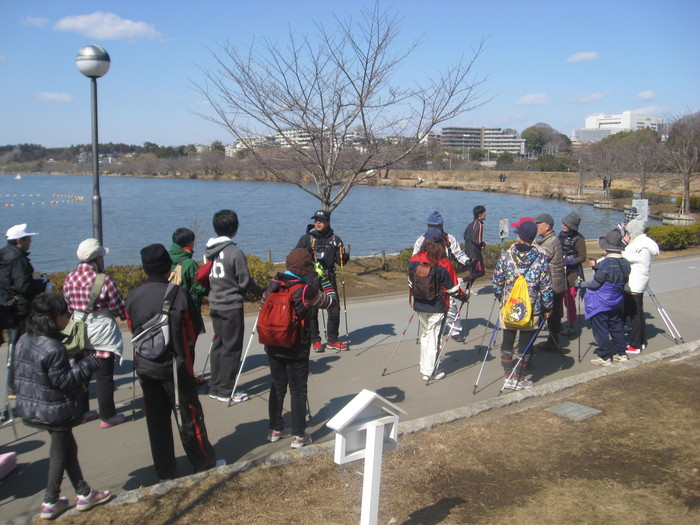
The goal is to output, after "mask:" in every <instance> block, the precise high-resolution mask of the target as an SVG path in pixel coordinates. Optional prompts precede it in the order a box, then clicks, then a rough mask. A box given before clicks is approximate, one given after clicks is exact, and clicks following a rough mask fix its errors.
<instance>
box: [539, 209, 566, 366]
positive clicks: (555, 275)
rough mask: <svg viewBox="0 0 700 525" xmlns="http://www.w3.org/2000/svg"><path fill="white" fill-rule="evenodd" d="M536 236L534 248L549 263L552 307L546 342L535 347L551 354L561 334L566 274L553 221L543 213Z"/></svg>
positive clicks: (555, 348)
mask: <svg viewBox="0 0 700 525" xmlns="http://www.w3.org/2000/svg"><path fill="white" fill-rule="evenodd" d="M535 224H536V225H537V235H539V236H540V237H542V239H540V240H539V241H538V242H537V244H536V246H537V248H538V249H539V250H540V251H541V252H542V253H544V254H545V257H547V261H548V262H549V273H550V275H551V279H552V295H553V301H554V305H553V307H552V311H551V315H549V316H548V317H547V329H548V330H549V336H548V337H547V340H546V341H544V342H542V343H539V344H537V345H536V348H537V349H538V350H543V351H545V352H553V351H555V350H557V349H558V348H559V332H561V318H562V298H563V295H564V292H565V291H566V274H565V272H564V256H563V253H562V246H561V242H560V241H559V237H557V235H556V234H555V233H554V219H553V218H552V216H551V215H549V214H548V213H543V214H541V215H539V216H538V217H537V218H536V219H535Z"/></svg>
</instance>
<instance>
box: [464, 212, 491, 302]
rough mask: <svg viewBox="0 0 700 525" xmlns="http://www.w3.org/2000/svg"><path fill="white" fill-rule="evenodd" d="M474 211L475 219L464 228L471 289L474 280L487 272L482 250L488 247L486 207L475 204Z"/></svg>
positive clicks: (469, 286)
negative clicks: (486, 239)
mask: <svg viewBox="0 0 700 525" xmlns="http://www.w3.org/2000/svg"><path fill="white" fill-rule="evenodd" d="M473 213H474V220H473V221H472V222H470V223H469V224H468V225H467V228H466V229H465V230H464V251H465V252H466V253H467V255H468V256H469V260H470V261H469V264H470V267H469V284H468V287H467V288H468V289H471V286H472V284H474V281H476V280H477V279H478V278H479V277H483V276H484V275H485V274H486V269H485V267H484V255H483V253H482V250H483V249H484V248H485V247H486V243H485V242H484V220H485V219H486V208H484V207H483V206H482V205H479V206H475V207H474V210H473Z"/></svg>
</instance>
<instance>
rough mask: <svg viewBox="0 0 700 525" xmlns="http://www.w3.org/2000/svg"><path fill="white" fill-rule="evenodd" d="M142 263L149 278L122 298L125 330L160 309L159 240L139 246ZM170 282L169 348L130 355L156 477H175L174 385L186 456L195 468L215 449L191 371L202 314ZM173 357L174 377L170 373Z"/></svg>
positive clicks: (205, 464) (136, 329)
mask: <svg viewBox="0 0 700 525" xmlns="http://www.w3.org/2000/svg"><path fill="white" fill-rule="evenodd" d="M141 262H142V264H143V269H144V271H145V272H146V275H147V276H148V278H147V279H146V280H145V281H144V282H143V283H141V284H140V285H139V286H137V287H136V288H134V289H133V290H132V291H131V293H130V294H129V297H128V298H127V300H126V318H127V321H128V323H129V330H130V331H131V333H132V334H134V335H136V334H138V333H140V332H141V331H142V329H143V325H144V324H145V323H146V322H147V321H149V320H150V319H152V318H153V317H155V316H156V315H157V314H159V313H160V311H161V310H162V307H163V301H164V300H165V295H166V290H167V289H168V284H169V283H168V279H167V276H168V275H169V273H170V267H171V265H172V261H171V260H170V255H169V254H168V251H167V250H166V249H165V246H163V245H162V244H151V245H149V246H146V247H145V248H143V249H142V250H141ZM172 286H175V287H176V291H175V296H174V297H173V299H172V303H171V305H170V312H169V318H170V321H169V322H170V343H169V348H168V351H166V352H165V353H164V355H163V356H161V357H160V358H157V359H148V358H146V357H144V356H139V355H137V354H135V355H134V366H135V367H136V373H137V374H138V376H139V382H140V384H141V389H142V391H143V403H144V408H145V412H146V426H147V428H148V439H149V441H150V445H151V455H152V457H153V464H154V466H155V469H156V474H157V475H158V478H159V479H160V480H165V479H172V478H173V477H175V467H176V461H175V447H174V443H173V432H172V426H171V425H172V424H171V419H170V417H171V413H173V412H174V411H175V410H176V399H175V389H176V388H177V393H178V395H179V403H180V407H179V411H178V412H179V413H178V414H176V419H177V420H178V429H179V432H180V440H181V442H182V446H183V448H184V449H185V453H186V454H187V459H188V460H189V461H190V463H191V464H192V467H193V468H194V471H195V472H200V471H203V470H207V469H210V468H212V467H214V466H216V465H217V462H216V459H215V454H214V448H213V447H212V446H211V443H209V438H208V437H207V429H206V426H205V425H204V414H203V412H202V405H201V403H200V402H199V397H198V396H197V384H196V382H195V378H194V374H193V371H192V365H193V355H194V354H193V351H194V344H195V342H196V337H197V334H199V333H200V332H201V331H202V327H203V321H202V316H201V315H200V313H199V310H198V309H197V308H196V306H195V305H194V301H193V300H192V297H191V296H190V294H189V293H188V292H187V290H185V289H184V288H182V287H181V286H177V285H172ZM173 359H174V360H175V368H176V370H177V378H175V376H174V373H173ZM175 379H177V380H175ZM178 416H179V417H178ZM222 464H223V463H222Z"/></svg>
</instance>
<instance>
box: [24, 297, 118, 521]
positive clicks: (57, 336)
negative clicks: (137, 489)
mask: <svg viewBox="0 0 700 525" xmlns="http://www.w3.org/2000/svg"><path fill="white" fill-rule="evenodd" d="M69 319H70V314H69V313H68V305H67V304H66V301H65V300H64V299H63V297H61V296H60V295H58V294H45V295H40V296H39V297H37V298H35V299H34V301H33V302H32V306H31V310H30V314H29V316H28V317H27V327H26V328H27V333H26V334H24V335H23V336H22V337H21V338H20V339H19V342H18V343H17V351H16V360H15V389H16V391H17V403H16V407H15V413H16V414H17V415H18V416H19V417H21V418H22V421H23V422H24V423H25V424H26V425H28V426H30V427H34V428H40V429H44V430H47V431H48V432H49V435H50V436H51V449H50V452H49V473H48V483H47V487H46V493H45V496H44V502H43V503H42V504H41V517H42V518H43V519H53V518H55V517H56V516H58V515H59V514H61V513H62V512H63V511H64V510H66V509H67V508H68V499H67V498H61V497H60V494H61V481H62V480H63V473H64V471H65V472H66V473H67V474H68V478H69V479H70V481H71V483H72V484H73V487H74V488H75V492H76V494H77V497H76V499H75V502H76V509H77V510H80V511H83V510H88V509H90V508H92V507H94V506H95V505H99V504H101V503H106V502H107V501H108V500H109V498H110V497H111V494H110V493H109V491H99V490H94V489H92V488H91V487H90V485H89V484H88V483H87V482H86V481H85V479H84V478H83V473H82V471H81V469H80V463H78V445H77V444H76V442H75V438H74V437H73V427H74V426H76V425H79V424H80V423H81V422H82V420H83V412H82V410H80V408H79V403H78V396H79V394H80V392H81V391H82V390H84V389H85V388H86V386H87V383H88V381H90V376H91V375H92V373H93V372H94V371H95V370H97V369H98V368H99V367H100V365H99V363H98V361H97V359H95V357H94V356H92V355H88V356H87V357H86V358H84V359H82V360H80V361H78V362H77V363H75V364H74V365H73V366H71V365H70V362H69V359H68V352H67V351H66V347H65V346H63V343H61V341H62V339H63V335H62V334H61V330H63V329H64V328H65V327H66V325H67V324H68V321H69Z"/></svg>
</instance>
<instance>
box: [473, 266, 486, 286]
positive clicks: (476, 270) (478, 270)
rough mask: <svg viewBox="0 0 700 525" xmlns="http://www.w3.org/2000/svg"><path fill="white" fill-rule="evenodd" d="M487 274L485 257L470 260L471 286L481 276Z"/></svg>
mask: <svg viewBox="0 0 700 525" xmlns="http://www.w3.org/2000/svg"><path fill="white" fill-rule="evenodd" d="M484 275H486V267H485V266H484V260H483V259H472V260H471V261H469V288H471V286H472V284H473V283H474V281H476V280H477V279H478V278H479V277H483V276H484Z"/></svg>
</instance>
